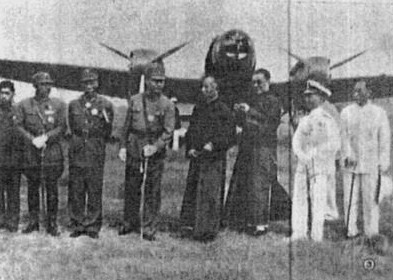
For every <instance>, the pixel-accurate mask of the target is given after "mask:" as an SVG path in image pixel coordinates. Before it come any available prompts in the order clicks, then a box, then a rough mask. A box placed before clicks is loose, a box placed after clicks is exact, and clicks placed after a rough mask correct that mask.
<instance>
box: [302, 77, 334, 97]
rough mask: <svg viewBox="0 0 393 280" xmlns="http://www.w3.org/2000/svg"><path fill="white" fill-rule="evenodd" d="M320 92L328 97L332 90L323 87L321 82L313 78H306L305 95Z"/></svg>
mask: <svg viewBox="0 0 393 280" xmlns="http://www.w3.org/2000/svg"><path fill="white" fill-rule="evenodd" d="M318 93H322V94H324V95H326V96H328V97H330V96H331V95H332V92H331V91H330V90H329V89H328V88H327V87H325V86H324V85H323V84H322V83H320V82H318V81H315V80H307V86H306V90H305V91H304V94H305V95H308V94H318Z"/></svg>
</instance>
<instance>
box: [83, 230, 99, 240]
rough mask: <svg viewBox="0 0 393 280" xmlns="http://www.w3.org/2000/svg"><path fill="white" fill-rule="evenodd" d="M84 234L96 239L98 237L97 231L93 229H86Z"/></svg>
mask: <svg viewBox="0 0 393 280" xmlns="http://www.w3.org/2000/svg"><path fill="white" fill-rule="evenodd" d="M85 235H87V236H88V237H90V238H93V239H98V237H99V236H98V232H95V231H88V232H86V233H85Z"/></svg>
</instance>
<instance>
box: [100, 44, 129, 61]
mask: <svg viewBox="0 0 393 280" xmlns="http://www.w3.org/2000/svg"><path fill="white" fill-rule="evenodd" d="M99 44H100V45H101V46H102V47H104V48H106V49H107V50H110V51H111V52H113V53H115V54H117V55H119V56H121V57H122V58H125V59H127V60H130V57H129V56H128V55H126V54H125V53H123V52H121V51H119V50H117V49H115V48H112V47H110V46H108V45H106V44H104V43H99Z"/></svg>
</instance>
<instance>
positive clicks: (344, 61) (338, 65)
mask: <svg viewBox="0 0 393 280" xmlns="http://www.w3.org/2000/svg"><path fill="white" fill-rule="evenodd" d="M366 51H368V50H364V51H362V52H360V53H357V54H355V55H353V56H350V57H348V58H346V59H344V60H342V61H340V62H337V63H335V64H334V65H332V66H330V70H332V69H334V68H337V67H340V66H343V65H344V64H346V63H348V62H350V61H351V60H353V59H355V58H357V57H359V56H361V55H362V54H364V53H365V52H366Z"/></svg>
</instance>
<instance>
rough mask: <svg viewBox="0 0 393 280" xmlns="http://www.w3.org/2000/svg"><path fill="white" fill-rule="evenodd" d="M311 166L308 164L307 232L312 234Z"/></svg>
mask: <svg viewBox="0 0 393 280" xmlns="http://www.w3.org/2000/svg"><path fill="white" fill-rule="evenodd" d="M308 168H309V167H308V166H306V186H307V205H308V207H307V233H308V234H310V228H311V219H312V211H311V193H310V192H311V181H310V179H311V178H310V172H309V169H308Z"/></svg>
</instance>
